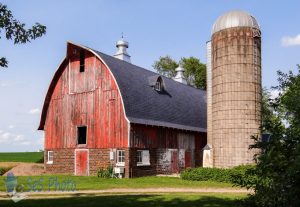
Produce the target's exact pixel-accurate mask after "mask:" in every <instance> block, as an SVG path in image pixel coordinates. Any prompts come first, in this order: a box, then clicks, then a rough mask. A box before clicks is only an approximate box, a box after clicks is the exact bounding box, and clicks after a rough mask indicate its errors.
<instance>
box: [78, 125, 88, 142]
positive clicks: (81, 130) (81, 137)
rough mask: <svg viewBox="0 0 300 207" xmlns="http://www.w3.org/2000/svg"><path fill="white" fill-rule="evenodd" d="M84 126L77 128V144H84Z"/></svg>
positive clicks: (85, 129) (85, 130) (85, 132)
mask: <svg viewBox="0 0 300 207" xmlns="http://www.w3.org/2000/svg"><path fill="white" fill-rule="evenodd" d="M86 134H87V128H86V126H79V127H77V144H86Z"/></svg>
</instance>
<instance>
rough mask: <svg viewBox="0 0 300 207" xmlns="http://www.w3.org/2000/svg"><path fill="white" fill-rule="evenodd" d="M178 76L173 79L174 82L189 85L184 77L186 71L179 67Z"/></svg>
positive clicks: (177, 69)
mask: <svg viewBox="0 0 300 207" xmlns="http://www.w3.org/2000/svg"><path fill="white" fill-rule="evenodd" d="M175 71H176V72H177V73H176V76H175V77H174V78H173V80H175V81H177V82H179V83H183V84H185V85H186V84H187V82H186V79H185V77H184V75H183V72H184V69H183V68H182V67H181V66H180V65H179V66H178V68H176V69H175Z"/></svg>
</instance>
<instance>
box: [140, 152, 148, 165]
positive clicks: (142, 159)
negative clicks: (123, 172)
mask: <svg viewBox="0 0 300 207" xmlns="http://www.w3.org/2000/svg"><path fill="white" fill-rule="evenodd" d="M145 165H150V154H149V150H138V151H137V166H145Z"/></svg>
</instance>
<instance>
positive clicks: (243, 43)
mask: <svg viewBox="0 0 300 207" xmlns="http://www.w3.org/2000/svg"><path fill="white" fill-rule="evenodd" d="M208 48H209V49H208V52H209V54H208V62H209V63H211V67H210V68H209V67H208V73H210V76H208V87H209V86H210V87H211V89H208V94H207V95H208V97H211V100H210V101H208V112H209V114H208V127H209V126H210V127H211V129H208V144H209V146H211V147H212V154H211V163H212V165H213V166H214V167H222V168H223V167H224V168H228V167H233V166H237V165H240V164H247V163H253V155H254V154H255V151H254V150H249V149H248V148H249V145H250V144H252V143H253V140H252V139H251V138H250V137H251V135H258V136H260V134H261V129H260V127H261V32H260V28H259V25H258V23H257V21H256V19H255V18H254V17H253V16H251V15H250V14H248V13H246V12H242V11H232V12H229V13H226V14H224V15H223V16H221V17H219V18H218V19H217V21H216V22H215V24H214V25H213V28H212V37H211V41H210V42H208ZM210 50H211V51H210ZM210 61H211V62H210Z"/></svg>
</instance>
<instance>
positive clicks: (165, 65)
mask: <svg viewBox="0 0 300 207" xmlns="http://www.w3.org/2000/svg"><path fill="white" fill-rule="evenodd" d="M177 67H178V63H177V62H176V61H175V60H173V59H172V58H171V57H170V56H168V55H167V56H165V57H159V59H158V60H157V61H155V62H154V65H153V68H154V69H156V71H157V72H158V73H159V74H161V75H164V76H167V77H168V78H172V77H174V76H175V75H176V71H175V69H176V68H177Z"/></svg>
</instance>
